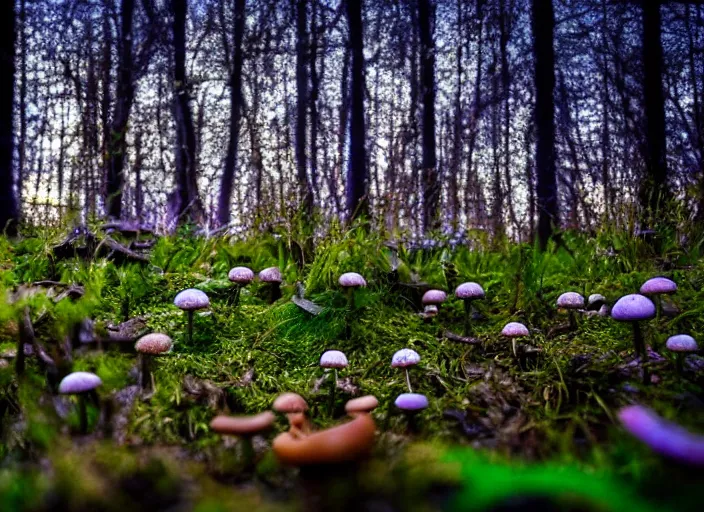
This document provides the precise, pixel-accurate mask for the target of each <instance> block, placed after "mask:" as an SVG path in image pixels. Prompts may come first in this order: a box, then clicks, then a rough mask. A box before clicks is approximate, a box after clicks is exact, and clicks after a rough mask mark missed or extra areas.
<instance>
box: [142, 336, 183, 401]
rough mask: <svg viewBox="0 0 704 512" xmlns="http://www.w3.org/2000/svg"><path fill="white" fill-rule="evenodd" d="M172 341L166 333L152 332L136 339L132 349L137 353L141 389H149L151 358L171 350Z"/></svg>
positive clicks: (150, 384)
mask: <svg viewBox="0 0 704 512" xmlns="http://www.w3.org/2000/svg"><path fill="white" fill-rule="evenodd" d="M172 347H173V342H172V341H171V338H170V337H169V336H167V335H166V334H161V333H158V332H153V333H151V334H147V335H145V336H142V337H141V338H139V339H138V340H137V343H135V345H134V349H135V350H136V351H137V353H138V354H139V359H140V372H139V377H140V378H139V385H140V387H141V388H142V389H143V390H147V389H151V387H152V379H151V366H152V360H153V359H154V358H155V357H158V356H160V355H162V354H167V353H169V352H171V349H172Z"/></svg>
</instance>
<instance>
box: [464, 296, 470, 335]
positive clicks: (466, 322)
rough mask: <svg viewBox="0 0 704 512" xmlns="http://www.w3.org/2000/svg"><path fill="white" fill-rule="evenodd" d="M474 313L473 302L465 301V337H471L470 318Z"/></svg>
mask: <svg viewBox="0 0 704 512" xmlns="http://www.w3.org/2000/svg"><path fill="white" fill-rule="evenodd" d="M471 312H472V301H471V299H465V300H464V335H465V336H469V334H470V328H469V317H470V316H471Z"/></svg>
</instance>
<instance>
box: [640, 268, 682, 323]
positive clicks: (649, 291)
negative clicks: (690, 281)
mask: <svg viewBox="0 0 704 512" xmlns="http://www.w3.org/2000/svg"><path fill="white" fill-rule="evenodd" d="M676 291H677V283H675V282H674V281H672V280H670V279H668V278H666V277H653V278H652V279H648V280H647V281H646V282H645V283H643V286H641V287H640V293H641V295H646V296H648V297H652V298H653V301H654V302H655V306H656V308H657V314H656V317H657V318H658V319H659V318H660V314H661V312H662V298H661V297H660V296H661V295H670V294H673V293H675V292H676Z"/></svg>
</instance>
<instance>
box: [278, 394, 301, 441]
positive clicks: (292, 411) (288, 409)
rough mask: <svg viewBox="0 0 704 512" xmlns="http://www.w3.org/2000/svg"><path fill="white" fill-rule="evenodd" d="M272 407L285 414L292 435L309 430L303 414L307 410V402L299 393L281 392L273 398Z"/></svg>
mask: <svg viewBox="0 0 704 512" xmlns="http://www.w3.org/2000/svg"><path fill="white" fill-rule="evenodd" d="M272 409H274V410H275V411H276V412H278V413H281V414H285V415H286V418H287V419H288V422H289V424H290V432H291V434H292V435H294V436H298V435H304V434H307V433H308V432H310V425H309V424H308V421H307V420H306V417H305V414H304V413H305V412H306V411H307V410H308V404H307V403H306V401H305V400H304V399H303V397H302V396H301V395H299V394H297V393H282V394H281V395H279V396H278V397H276V400H274V404H273V406H272Z"/></svg>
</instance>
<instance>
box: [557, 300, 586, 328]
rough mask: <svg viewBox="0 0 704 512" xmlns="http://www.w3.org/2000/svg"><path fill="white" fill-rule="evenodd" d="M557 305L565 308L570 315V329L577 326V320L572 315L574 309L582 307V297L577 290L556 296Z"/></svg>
mask: <svg viewBox="0 0 704 512" xmlns="http://www.w3.org/2000/svg"><path fill="white" fill-rule="evenodd" d="M557 307H558V308H562V309H566V310H568V311H569V315H570V329H576V328H577V320H576V318H575V316H574V311H575V310H576V309H583V308H584V297H582V296H581V295H580V294H579V293H577V292H566V293H563V294H562V295H560V296H559V297H558V298H557Z"/></svg>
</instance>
